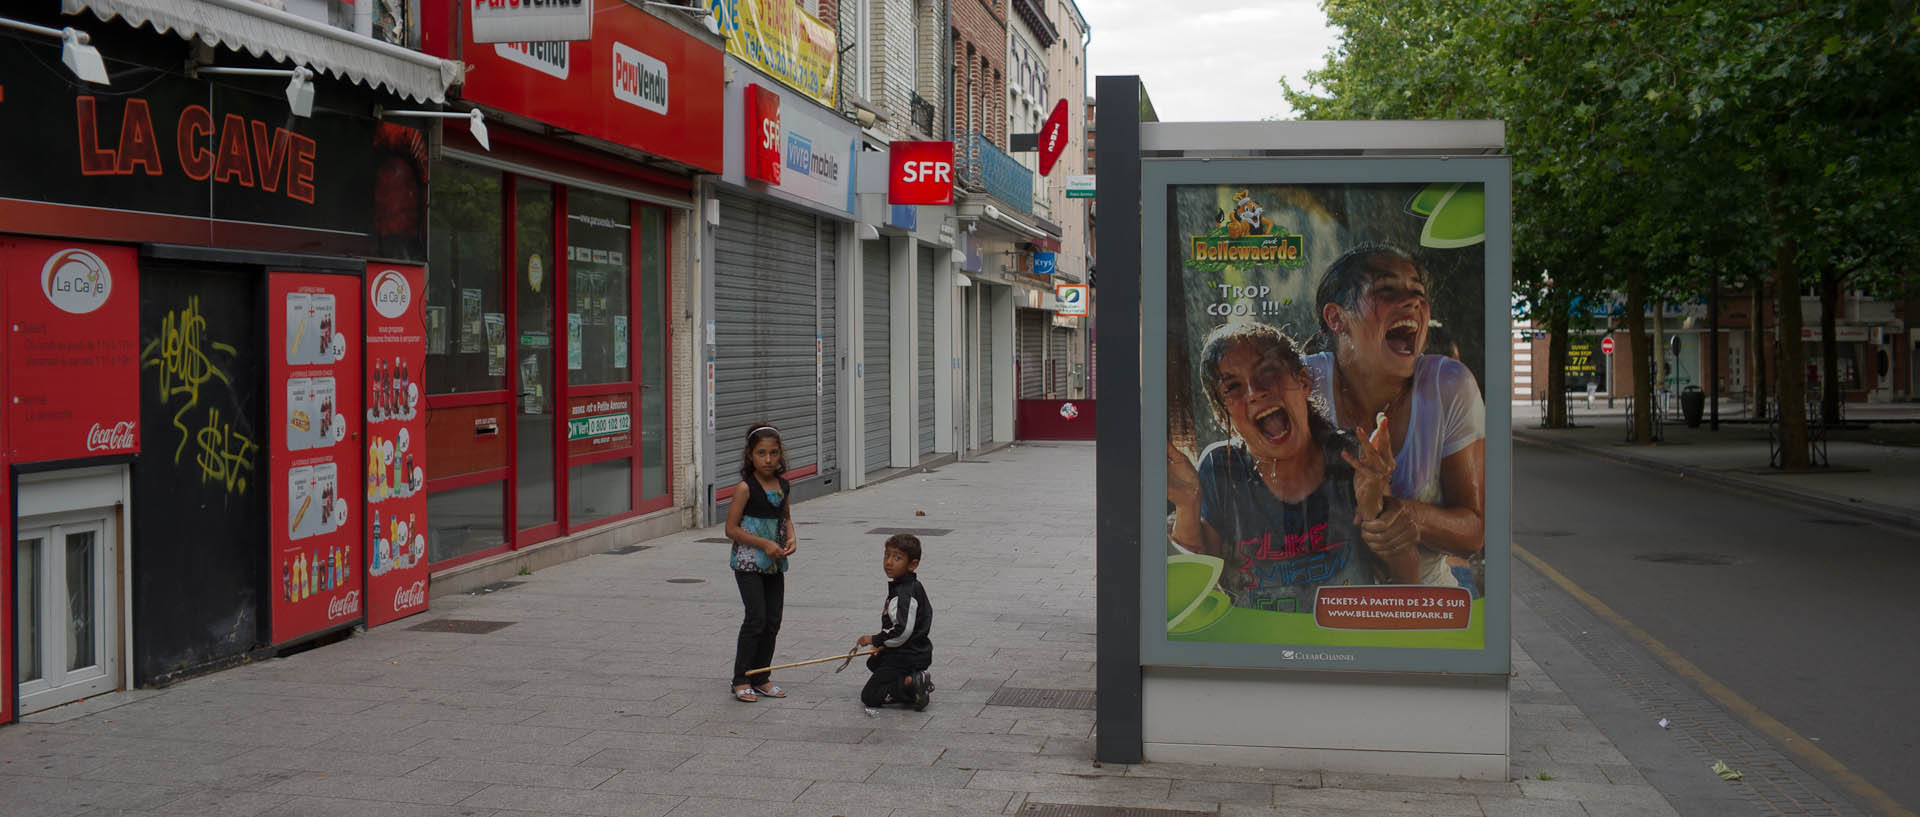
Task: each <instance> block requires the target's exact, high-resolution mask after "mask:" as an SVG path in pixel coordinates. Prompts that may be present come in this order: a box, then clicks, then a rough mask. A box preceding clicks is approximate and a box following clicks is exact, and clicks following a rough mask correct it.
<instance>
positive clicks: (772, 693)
mask: <svg viewBox="0 0 1920 817" xmlns="http://www.w3.org/2000/svg"><path fill="white" fill-rule="evenodd" d="M753 691H754V692H758V693H760V694H761V695H765V696H767V697H769V698H785V697H787V691H786V690H784V689H781V688H780V687H778V686H775V685H773V684H767V685H766V686H758V687H754V688H753Z"/></svg>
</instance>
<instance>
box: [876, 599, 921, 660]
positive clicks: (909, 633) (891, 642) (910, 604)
mask: <svg viewBox="0 0 1920 817" xmlns="http://www.w3.org/2000/svg"><path fill="white" fill-rule="evenodd" d="M898 600H899V597H897V596H896V597H895V598H894V599H893V601H898ZM919 612H920V600H919V599H913V598H910V599H907V615H906V617H905V618H904V619H902V620H901V621H900V622H899V623H900V635H899V636H898V637H896V638H889V639H887V641H886V643H885V644H883V645H882V646H885V647H887V648H888V649H893V648H895V647H899V646H900V645H902V644H905V643H907V639H909V638H912V637H913V617H914V616H915V615H916V614H918V613H919Z"/></svg>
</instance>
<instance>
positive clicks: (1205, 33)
mask: <svg viewBox="0 0 1920 817" xmlns="http://www.w3.org/2000/svg"><path fill="white" fill-rule="evenodd" d="M1076 2H1078V3H1079V5H1080V13H1081V14H1084V15H1086V18H1087V25H1088V26H1089V27H1090V28H1092V29H1093V42H1092V43H1091V44H1089V45H1088V46H1087V67H1088V69H1089V70H1088V72H1087V86H1088V87H1087V93H1088V94H1092V93H1093V87H1092V86H1093V82H1094V77H1097V76H1100V75H1101V74H1138V75H1140V80H1141V82H1142V83H1144V84H1145V85H1146V86H1147V95H1148V96H1150V97H1152V99H1153V107H1154V111H1155V112H1157V113H1158V114H1159V115H1160V119H1161V120H1162V121H1170V122H1171V121H1185V122H1218V121H1247V120H1255V119H1266V118H1272V117H1279V118H1292V117H1293V109H1292V108H1291V107H1289V106H1288V105H1287V101H1286V99H1285V97H1283V96H1281V93H1280V78H1281V77H1283V76H1284V77H1286V78H1287V79H1288V80H1289V81H1291V82H1292V83H1293V84H1294V85H1295V86H1296V87H1299V86H1300V85H1302V84H1303V83H1302V80H1303V78H1304V77H1305V76H1306V72H1307V71H1308V70H1311V69H1313V68H1317V67H1319V66H1321V65H1323V64H1325V63H1326V53H1327V49H1328V48H1329V47H1330V46H1332V45H1333V42H1334V35H1335V31H1334V30H1333V29H1332V28H1329V27H1328V26H1327V17H1326V15H1325V14H1324V13H1322V12H1321V11H1320V6H1319V3H1317V2H1316V0H1208V1H1207V2H1178V3H1169V2H1166V0H1076Z"/></svg>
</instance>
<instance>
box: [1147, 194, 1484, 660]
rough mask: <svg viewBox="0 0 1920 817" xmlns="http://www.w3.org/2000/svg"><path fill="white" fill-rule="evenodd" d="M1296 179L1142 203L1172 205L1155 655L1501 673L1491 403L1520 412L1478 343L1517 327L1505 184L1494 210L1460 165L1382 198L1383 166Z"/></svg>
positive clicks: (1150, 298) (1152, 555) (1155, 534)
mask: <svg viewBox="0 0 1920 817" xmlns="http://www.w3.org/2000/svg"><path fill="white" fill-rule="evenodd" d="M1301 164H1302V163H1294V164H1292V165H1287V164H1285V163H1280V164H1278V165H1274V164H1267V165H1262V164H1260V163H1257V162H1251V163H1241V165H1240V166H1241V167H1242V168H1244V170H1243V171H1239V175H1235V174H1236V168H1235V167H1234V166H1232V165H1231V164H1229V166H1227V167H1216V168H1214V169H1211V170H1209V171H1208V173H1210V174H1211V175H1198V174H1196V176H1192V177H1188V178H1191V179H1192V181H1191V183H1189V182H1188V181H1187V180H1186V179H1179V180H1170V183H1168V184H1166V185H1165V186H1164V187H1151V186H1150V187H1149V188H1148V190H1147V194H1148V196H1150V197H1160V196H1164V198H1163V199H1160V198H1156V204H1157V205H1158V206H1157V207H1156V208H1154V209H1156V210H1159V211H1160V212H1162V213H1164V222H1161V221H1159V220H1157V218H1156V214H1155V213H1154V212H1151V211H1150V212H1149V213H1148V221H1147V223H1148V224H1162V223H1163V224H1164V227H1163V229H1164V243H1163V244H1162V243H1161V242H1153V244H1154V245H1155V246H1149V247H1148V255H1147V257H1148V258H1149V259H1150V261H1149V268H1150V269H1151V267H1152V266H1154V260H1156V259H1157V260H1164V264H1163V265H1161V266H1162V268H1163V269H1164V277H1163V279H1162V280H1163V282H1164V295H1165V298H1164V299H1163V301H1157V300H1155V298H1154V294H1153V293H1152V292H1144V293H1143V298H1142V300H1143V302H1144V303H1158V302H1164V303H1165V304H1166V308H1165V311H1164V314H1163V315H1156V316H1154V317H1155V318H1157V319H1158V320H1156V321H1155V322H1156V323H1160V324H1161V327H1162V328H1164V330H1165V334H1164V337H1165V338H1166V341H1165V348H1164V355H1165V356H1164V364H1165V384H1166V385H1165V400H1164V403H1163V405H1164V407H1165V415H1164V426H1163V428H1164V431H1165V434H1166V438H1165V451H1164V452H1156V451H1148V452H1146V454H1145V457H1146V458H1147V459H1148V461H1149V462H1154V461H1157V462H1159V463H1161V465H1160V466H1159V468H1160V470H1161V472H1162V474H1164V489H1165V494H1164V496H1161V497H1159V498H1158V500H1157V503H1156V504H1154V505H1153V506H1152V507H1155V508H1164V518H1163V519H1160V520H1159V521H1158V522H1150V523H1149V524H1148V526H1147V529H1146V533H1147V536H1146V537H1145V538H1146V540H1147V542H1148V547H1149V549H1150V552H1149V553H1148V554H1147V555H1146V557H1147V559H1148V565H1149V567H1148V572H1147V574H1146V575H1147V577H1148V579H1147V581H1148V582H1150V583H1153V584H1155V585H1157V587H1155V590H1157V591H1159V592H1155V593H1149V599H1148V600H1147V605H1146V607H1145V609H1147V610H1153V609H1156V608H1155V606H1154V604H1155V603H1157V601H1164V602H1165V611H1166V619H1165V621H1164V623H1161V622H1157V621H1156V622H1152V623H1151V624H1150V625H1149V627H1150V631H1149V636H1148V638H1147V643H1146V647H1147V649H1146V651H1145V654H1146V655H1148V657H1149V659H1150V663H1151V662H1154V661H1156V660H1157V661H1161V662H1167V663H1185V664H1213V665H1224V666H1281V667H1302V668H1308V667H1319V668H1337V669H1446V670H1451V671H1466V672H1490V671H1504V667H1505V654H1506V650H1507V644H1506V636H1505V633H1506V586H1505V564H1506V561H1505V557H1506V551H1505V542H1506V533H1505V530H1504V528H1505V524H1506V522H1505V507H1504V501H1505V490H1506V485H1505V480H1504V469H1500V471H1501V473H1500V474H1498V475H1497V476H1498V477H1499V478H1498V479H1497V480H1495V481H1493V482H1490V481H1489V480H1490V478H1492V477H1495V476H1496V475H1495V474H1494V473H1492V472H1491V471H1490V469H1489V468H1488V467H1487V462H1488V451H1489V444H1488V440H1487V409H1486V403H1485V395H1486V394H1488V393H1493V394H1504V393H1505V391H1504V390H1496V389H1493V388H1490V385H1491V386H1502V385H1504V381H1502V382H1500V383H1493V384H1490V383H1489V380H1488V378H1489V376H1490V374H1491V375H1493V376H1496V377H1504V376H1505V371H1506V366H1505V362H1504V361H1505V358H1504V354H1505V352H1504V349H1502V348H1501V347H1500V345H1499V344H1493V345H1492V348H1489V344H1488V343H1487V341H1486V340H1485V338H1486V337H1487V336H1488V334H1489V333H1488V322H1489V320H1490V318H1489V317H1488V316H1489V314H1492V315H1494V318H1495V319H1499V320H1504V315H1505V313H1504V312H1490V311H1489V307H1488V303H1489V293H1490V292H1491V293H1496V294H1501V295H1502V298H1503V297H1504V295H1503V293H1504V292H1505V291H1506V290H1505V286H1506V276H1507V271H1506V266H1505V263H1506V261H1505V259H1506V257H1507V256H1506V250H1505V240H1506V235H1507V234H1506V232H1505V221H1504V218H1505V215H1504V214H1505V212H1506V211H1505V210H1504V209H1503V208H1504V207H1505V198H1504V196H1505V188H1504V187H1500V188H1499V189H1498V190H1497V191H1496V192H1497V193H1498V194H1499V201H1498V202H1495V203H1492V204H1490V201H1491V200H1492V199H1491V197H1490V195H1489V192H1488V189H1489V187H1490V185H1489V184H1488V183H1486V182H1485V181H1483V180H1482V179H1480V178H1477V177H1475V176H1473V175H1471V174H1470V173H1466V172H1463V171H1465V170H1466V169H1465V168H1454V169H1452V171H1451V173H1452V175H1451V176H1450V177H1446V176H1443V177H1439V178H1423V177H1421V176H1420V175H1418V174H1414V175H1412V176H1411V177H1403V179H1404V180H1395V179H1393V178H1392V174H1391V173H1388V174H1387V175H1388V178H1387V179H1385V180H1379V178H1380V176H1381V174H1382V171H1383V170H1388V171H1390V170H1392V169H1393V168H1392V167H1391V166H1390V165H1382V164H1379V163H1378V162H1377V161H1376V163H1375V164H1373V165H1371V166H1367V168H1366V171H1364V172H1356V173H1354V175H1350V176H1347V177H1345V179H1343V178H1342V177H1340V176H1339V175H1337V174H1333V175H1331V176H1329V175H1327V174H1326V173H1325V172H1324V171H1322V173H1321V178H1320V179H1302V180H1300V181H1291V180H1289V179H1288V178H1287V176H1286V174H1285V171H1287V170H1293V171H1296V172H1297V171H1298V169H1299V168H1300V166H1301ZM1321 164H1322V166H1323V167H1324V165H1325V162H1322V163H1321ZM1500 167H1502V168H1504V165H1500ZM1256 169H1258V170H1256ZM1259 170H1264V171H1265V172H1264V173H1262V172H1259ZM1354 176H1358V177H1359V178H1361V179H1364V181H1358V182H1355V181H1349V180H1347V179H1352V178H1354ZM1501 178H1502V179H1504V176H1501ZM1490 223H1492V224H1494V225H1495V226H1496V227H1497V228H1498V229H1489V224H1490ZM1495 233H1497V237H1498V244H1499V247H1498V248H1497V251H1490V250H1489V241H1488V239H1489V235H1493V234H1495ZM1162 250H1163V251H1164V255H1160V254H1159V253H1160V252H1161V251H1162ZM1502 298H1494V299H1493V300H1496V301H1500V305H1501V308H1502V309H1504V300H1502ZM1151 313H1152V310H1150V311H1149V314H1151ZM1501 328H1502V329H1504V325H1503V326H1502V327H1501ZM1153 329H1154V327H1153V326H1152V325H1149V326H1148V327H1147V330H1146V335H1145V336H1146V337H1150V338H1151V337H1155V334H1154V332H1153ZM1443 332H1444V333H1445V335H1447V336H1450V337H1451V338H1452V343H1451V344H1448V345H1447V346H1446V347H1444V348H1441V347H1439V346H1438V345H1437V341H1438V340H1439V338H1440V337H1441V335H1442V333H1443ZM1148 371H1152V369H1148ZM1148 382H1151V378H1150V379H1149V381H1148ZM1149 399H1150V400H1151V398H1149ZM1149 416H1151V415H1149ZM1153 422H1155V421H1154V420H1149V424H1152V423H1153ZM1154 436H1157V435H1154ZM1149 439H1152V437H1151V436H1150V437H1149ZM1501 450H1502V451H1504V448H1502V449H1501ZM1161 481H1162V480H1158V479H1149V480H1148V483H1149V486H1152V485H1153V484H1154V483H1158V482H1161ZM1149 490H1152V488H1151V487H1150V488H1149ZM1496 493H1497V494H1498V495H1499V496H1498V499H1499V503H1500V507H1499V511H1500V513H1499V514H1498V517H1499V518H1498V519H1497V520H1495V521H1491V522H1490V521H1489V520H1492V519H1494V516H1495V515H1494V514H1490V513H1489V499H1488V498H1489V496H1490V495H1493V494H1496ZM1490 568H1491V569H1490ZM1490 579H1491V580H1490ZM1159 595H1163V596H1164V598H1163V599H1154V598H1152V597H1153V596H1159ZM1149 618H1151V617H1150V616H1149Z"/></svg>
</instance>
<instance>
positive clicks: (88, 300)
mask: <svg viewBox="0 0 1920 817" xmlns="http://www.w3.org/2000/svg"><path fill="white" fill-rule="evenodd" d="M40 290H41V291H42V292H45V293H46V294H47V300H48V301H49V302H51V303H52V304H53V305H54V306H57V307H60V309H61V310H63V311H66V312H71V313H73V314H75V315H85V314H87V313H88V312H92V311H93V310H96V309H99V308H100V305H101V304H104V303H106V302H107V298H108V297H109V296H111V295H112V294H113V273H111V272H110V271H108V270H107V262H105V261H102V260H100V256H97V255H94V254H93V253H90V252H87V251H86V250H82V249H79V248H77V247H76V248H68V249H64V250H61V251H59V252H57V253H54V254H53V257H51V258H48V259H47V263H46V264H45V265H44V266H42V267H41V268H40Z"/></svg>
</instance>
